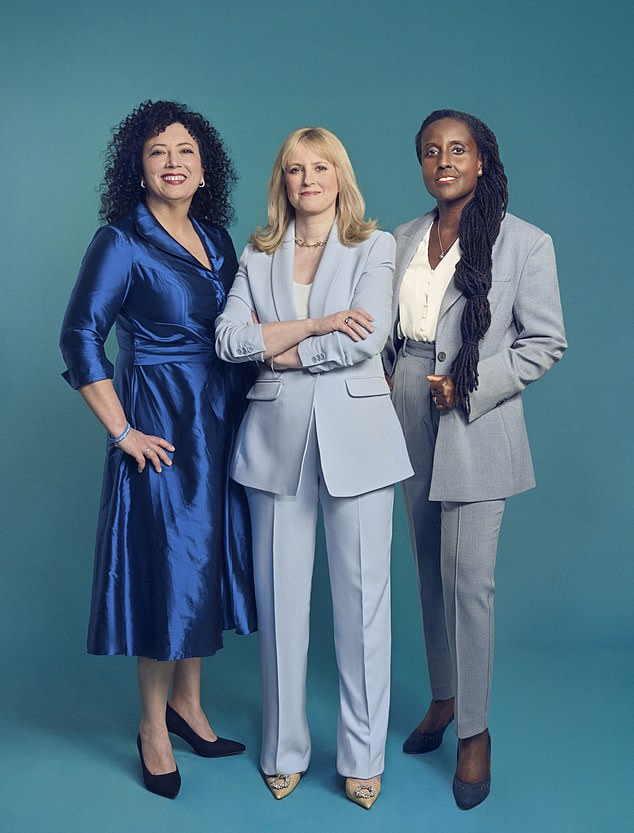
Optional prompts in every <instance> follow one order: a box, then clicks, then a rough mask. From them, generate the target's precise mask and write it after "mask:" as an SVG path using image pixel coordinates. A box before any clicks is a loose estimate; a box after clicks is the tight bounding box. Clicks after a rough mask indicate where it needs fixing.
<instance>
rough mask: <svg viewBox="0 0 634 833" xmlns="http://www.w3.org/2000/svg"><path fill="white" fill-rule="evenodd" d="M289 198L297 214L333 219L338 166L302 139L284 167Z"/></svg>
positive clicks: (298, 215)
mask: <svg viewBox="0 0 634 833" xmlns="http://www.w3.org/2000/svg"><path fill="white" fill-rule="evenodd" d="M284 185H285V187H286V196H287V197H288V201H289V202H290V204H291V205H292V206H293V208H294V209H295V214H296V216H297V217H301V216H302V215H305V216H310V217H312V218H322V217H323V219H328V218H330V219H334V216H335V213H336V206H337V196H338V194H339V184H338V182H337V169H336V168H335V166H334V164H333V163H332V162H328V161H327V160H326V159H324V158H323V155H321V154H319V152H318V151H317V150H316V149H313V148H312V147H311V146H310V144H309V143H308V142H299V144H298V145H297V147H296V148H295V150H294V151H293V153H292V154H291V156H290V158H289V160H288V163H287V164H286V166H285V168H284Z"/></svg>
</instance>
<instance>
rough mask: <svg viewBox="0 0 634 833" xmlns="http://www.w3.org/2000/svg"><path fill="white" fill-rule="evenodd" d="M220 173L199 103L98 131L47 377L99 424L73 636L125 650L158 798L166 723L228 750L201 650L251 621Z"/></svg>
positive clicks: (144, 761) (202, 747)
mask: <svg viewBox="0 0 634 833" xmlns="http://www.w3.org/2000/svg"><path fill="white" fill-rule="evenodd" d="M234 181H235V174H234V172H233V167H232V165H231V162H230V160H229V158H228V156H227V154H226V152H225V149H224V146H223V144H222V141H221V139H220V137H219V136H218V134H217V133H216V131H215V130H214V128H213V127H211V125H209V123H208V122H207V121H206V120H205V119H204V118H203V117H202V116H200V115H199V114H198V113H193V112H191V111H189V110H188V109H187V108H186V107H184V106H183V105H180V104H176V103H174V102H162V101H159V102H150V101H148V102H145V103H143V104H141V105H140V106H139V107H138V108H137V109H136V110H135V111H134V112H133V113H132V114H131V115H130V116H128V117H127V118H126V119H125V120H124V121H123V122H122V123H121V124H120V125H119V127H118V129H117V130H116V132H115V135H114V137H113V139H112V141H111V143H110V146H109V150H108V154H107V164H106V175H105V181H104V185H103V187H102V208H101V216H102V218H103V219H104V220H106V221H107V222H108V225H105V226H103V227H102V228H100V229H99V230H98V231H97V233H96V235H95V237H94V239H93V241H92V243H91V244H90V247H89V249H88V251H87V253H86V255H85V257H84V260H83V262H82V265H81V270H80V273H79V277H78V279H77V283H76V285H75V288H74V290H73V293H72V296H71V299H70V302H69V305H68V309H67V311H66V316H65V318H64V323H63V326H62V333H61V341H60V343H61V348H62V353H63V356H64V360H65V362H66V365H67V368H68V370H67V371H66V373H64V377H65V378H66V380H67V381H68V382H69V384H70V385H71V386H72V387H73V388H75V389H78V390H79V391H80V393H81V394H82V396H83V397H84V399H85V400H86V402H87V403H88V405H89V407H90V408H91V409H92V411H93V412H94V413H95V415H96V416H97V418H98V419H99V420H100V421H101V422H102V424H103V425H104V427H105V428H106V430H107V431H108V434H109V438H108V447H107V454H106V464H105V472H104V481H103V492H102V498H101V505H100V512H99V522H98V530H97V543H96V553H95V568H94V578H93V592H92V605H91V614H90V624H89V633H88V651H89V652H90V653H92V654H110V655H112V654H125V655H129V656H136V657H137V658H138V659H137V667H138V679H139V688H140V695H141V709H142V714H141V723H140V727H139V736H138V738H137V747H138V751H139V756H140V760H141V765H142V773H143V779H144V783H145V785H146V787H147V788H148V789H149V790H150V791H152V792H155V793H158V794H160V795H164V796H167V797H170V798H173V797H175V796H176V794H177V793H178V790H179V788H180V775H179V772H178V768H177V766H176V764H175V761H174V757H173V752H172V747H171V743H170V740H169V732H172V733H174V734H177V735H179V736H181V737H182V738H184V739H185V740H187V741H188V742H189V743H190V744H191V745H192V747H193V748H194V750H195V751H196V752H197V753H198V754H200V755H203V756H205V757H219V756H222V755H227V754H235V753H237V752H240V751H242V750H243V749H244V746H243V745H242V744H240V743H238V742H236V741H229V740H227V739H223V738H217V736H216V734H215V733H214V731H213V730H212V728H211V726H210V725H209V722H208V720H207V717H206V716H205V713H204V711H203V709H202V706H201V702H200V673H201V657H203V656H208V655H211V654H213V653H214V652H215V651H216V650H217V649H218V648H220V647H222V631H223V629H228V628H233V629H235V630H236V631H237V632H238V633H250V632H252V631H253V630H254V629H255V602H254V597H253V584H252V569H251V541H250V527H249V520H248V513H247V510H246V502H245V501H244V497H243V495H242V492H241V491H240V489H241V487H238V486H237V484H233V483H232V481H230V480H229V479H228V476H227V465H228V460H229V456H230V452H231V447H232V439H233V431H234V428H235V427H237V425H238V423H239V422H240V418H241V415H242V410H243V402H244V391H245V390H246V389H247V388H248V386H249V384H250V381H249V379H247V378H245V377H244V372H242V373H241V372H240V370H239V369H238V368H235V367H231V366H228V365H226V364H225V363H224V362H220V361H219V360H218V359H217V357H216V354H215V351H214V320H215V318H216V316H217V315H218V314H219V313H220V312H221V311H222V309H223V308H224V304H225V298H226V294H227V291H228V289H229V288H230V286H231V283H232V281H233V277H234V275H235V272H236V269H237V261H236V256H235V251H234V247H233V244H232V242H231V238H230V237H229V235H228V233H227V232H226V230H225V226H226V225H228V223H229V221H230V219H231V207H230V204H229V194H230V189H231V187H232V185H233V183H234ZM113 324H114V325H116V333H117V341H118V344H119V353H118V356H117V361H116V369H114V373H113V366H112V364H111V363H110V362H109V361H108V359H107V357H106V354H105V351H104V342H105V340H106V337H107V335H108V332H109V331H110V329H111V327H112V326H113ZM113 376H114V384H113V381H112V379H113ZM168 695H169V703H168Z"/></svg>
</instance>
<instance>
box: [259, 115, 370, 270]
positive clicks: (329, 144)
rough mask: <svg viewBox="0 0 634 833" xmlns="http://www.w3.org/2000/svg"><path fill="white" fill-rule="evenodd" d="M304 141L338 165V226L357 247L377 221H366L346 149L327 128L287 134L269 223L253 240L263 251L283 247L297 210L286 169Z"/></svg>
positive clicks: (276, 171) (275, 167)
mask: <svg viewBox="0 0 634 833" xmlns="http://www.w3.org/2000/svg"><path fill="white" fill-rule="evenodd" d="M300 143H306V144H308V145H310V147H311V149H313V150H314V151H315V152H316V153H318V154H319V155H320V156H323V158H324V159H325V160H326V161H327V162H330V164H331V165H334V167H335V170H336V172H337V184H338V186H339V195H338V197H337V225H338V230H339V240H340V242H341V243H343V245H344V246H355V245H357V244H359V243H362V242H363V241H364V240H367V239H368V237H369V236H370V235H371V234H372V232H373V231H374V230H375V229H376V222H375V221H374V220H365V219H364V213H365V201H364V199H363V197H362V196H361V192H360V191H359V186H358V185H357V180H356V177H355V175H354V171H353V170H352V165H351V164H350V159H349V157H348V154H347V153H346V149H345V148H344V146H343V145H342V144H341V142H340V141H339V139H338V138H337V137H336V136H335V135H334V133H331V132H330V131H329V130H325V129H324V128H323V127H301V128H300V129H299V130H296V131H295V132H294V133H291V134H290V136H287V137H286V139H285V140H284V142H283V143H282V147H281V148H280V150H279V152H278V154H277V156H276V158H275V162H274V164H273V171H272V173H271V178H270V180H269V203H268V224H267V225H266V226H261V227H258V228H257V229H256V230H255V232H254V233H253V234H252V235H251V238H250V240H249V242H250V243H251V245H252V246H253V247H254V248H256V249H259V250H260V251H261V252H267V253H268V254H272V253H273V252H274V251H275V250H276V249H278V248H279V246H280V245H281V243H282V241H283V240H284V237H285V235H286V232H287V230H288V227H289V225H290V222H291V220H293V218H294V217H295V209H294V208H293V206H292V205H291V204H290V202H289V201H288V197H287V196H286V185H285V183H284V171H285V170H286V166H287V165H288V162H289V160H290V158H291V156H292V154H293V153H294V152H295V150H296V149H297V146H298V145H299V144H300Z"/></svg>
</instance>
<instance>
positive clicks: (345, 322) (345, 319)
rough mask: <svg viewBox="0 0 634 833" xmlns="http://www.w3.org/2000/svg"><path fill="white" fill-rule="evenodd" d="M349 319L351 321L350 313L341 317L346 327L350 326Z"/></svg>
mask: <svg viewBox="0 0 634 833" xmlns="http://www.w3.org/2000/svg"><path fill="white" fill-rule="evenodd" d="M351 321H352V316H351V315H346V317H345V318H344V319H343V323H344V324H345V325H346V327H349V326H350V322H351Z"/></svg>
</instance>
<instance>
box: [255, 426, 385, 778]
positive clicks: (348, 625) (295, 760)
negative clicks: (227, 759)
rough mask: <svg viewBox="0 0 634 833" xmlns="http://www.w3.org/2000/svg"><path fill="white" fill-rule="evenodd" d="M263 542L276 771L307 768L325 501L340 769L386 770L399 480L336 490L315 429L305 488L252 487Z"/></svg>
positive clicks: (264, 632) (261, 607)
mask: <svg viewBox="0 0 634 833" xmlns="http://www.w3.org/2000/svg"><path fill="white" fill-rule="evenodd" d="M247 495H248V499H249V508H250V511H251V523H252V527H253V541H254V554H253V558H254V570H255V590H256V601H257V611H258V630H259V645H260V665H261V675H262V691H263V726H262V750H261V754H260V766H261V768H262V771H263V772H264V773H265V774H267V775H273V774H276V773H282V774H288V773H293V772H304V771H305V770H306V769H307V768H308V764H309V761H310V752H311V742H310V733H309V728H308V722H307V719H306V670H307V652H308V639H309V613H310V590H311V581H312V574H313V563H314V555H315V537H316V525H317V510H318V505H319V504H321V508H322V514H323V519H324V527H325V532H326V546H327V550H328V569H329V574H330V587H331V593H332V601H333V619H334V637H335V652H336V658H337V667H338V671H339V720H338V728H337V771H338V772H339V774H340V775H343V776H346V777H356V778H371V777H372V776H374V775H378V774H380V773H381V772H383V767H384V752H385V741H386V736H387V721H388V712H389V699H390V652H391V639H390V544H391V533H392V505H393V497H394V487H393V486H389V487H386V488H384V489H378V490H377V491H374V492H370V493H368V494H363V495H359V496H356V497H332V496H331V495H330V494H328V491H327V490H326V487H325V485H324V482H323V478H322V477H321V468H320V464H319V449H318V445H317V441H316V437H315V431H314V428H313V430H312V431H311V438H310V441H309V446H308V449H307V452H306V456H305V460H304V467H303V472H302V480H301V483H300V487H299V491H298V493H297V495H296V496H293V497H285V496H280V495H275V494H271V493H269V492H263V491H259V490H257V489H247Z"/></svg>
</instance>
